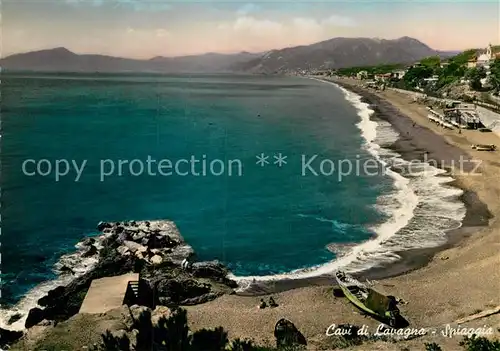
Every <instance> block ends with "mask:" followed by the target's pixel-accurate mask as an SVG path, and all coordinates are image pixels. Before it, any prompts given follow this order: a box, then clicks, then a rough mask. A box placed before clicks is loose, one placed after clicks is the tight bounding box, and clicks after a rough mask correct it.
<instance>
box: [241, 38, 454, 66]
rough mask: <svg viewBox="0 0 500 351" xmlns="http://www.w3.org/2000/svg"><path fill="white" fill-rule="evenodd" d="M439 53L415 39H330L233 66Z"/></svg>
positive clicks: (409, 58)
mask: <svg viewBox="0 0 500 351" xmlns="http://www.w3.org/2000/svg"><path fill="white" fill-rule="evenodd" d="M434 55H442V56H445V55H443V53H440V52H438V51H436V50H433V49H431V48H430V47H428V46H427V45H425V44H424V43H422V42H420V41H418V40H417V39H413V38H409V37H402V38H399V39H394V40H386V39H373V38H333V39H330V40H326V41H322V42H319V43H315V44H312V45H307V46H296V47H291V48H286V49H281V50H272V51H270V52H268V53H267V54H265V55H264V56H262V57H260V58H255V59H253V60H251V61H248V62H245V63H242V64H237V65H236V67H233V69H236V70H243V71H250V72H264V73H273V72H284V71H291V70H301V69H330V68H345V67H358V66H373V65H378V64H387V63H413V62H416V61H418V60H420V59H422V58H424V57H428V56H434Z"/></svg>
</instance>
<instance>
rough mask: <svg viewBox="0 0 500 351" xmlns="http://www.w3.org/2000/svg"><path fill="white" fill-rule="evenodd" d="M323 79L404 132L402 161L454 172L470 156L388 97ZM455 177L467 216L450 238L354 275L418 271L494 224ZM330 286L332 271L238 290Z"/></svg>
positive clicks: (396, 147) (254, 292)
mask: <svg viewBox="0 0 500 351" xmlns="http://www.w3.org/2000/svg"><path fill="white" fill-rule="evenodd" d="M324 81H326V82H333V83H335V84H337V85H339V86H341V87H342V88H344V89H346V90H348V91H350V92H353V93H355V94H357V95H359V96H361V100H362V101H363V102H364V103H367V104H369V106H370V108H371V109H372V110H374V112H373V114H372V115H371V116H370V119H373V120H383V121H387V122H389V123H390V125H391V127H392V128H394V129H395V130H396V131H397V132H398V134H399V135H400V136H399V138H398V139H397V141H396V142H395V143H394V144H392V145H391V146H389V149H390V150H393V151H395V152H397V153H398V154H399V155H400V157H401V158H402V159H403V160H405V161H408V162H411V161H415V160H419V161H422V162H424V160H425V158H427V160H439V161H440V162H438V167H437V168H440V169H443V170H445V171H448V172H449V171H450V167H447V165H453V164H459V162H460V159H461V158H463V159H470V158H471V157H470V155H469V154H467V153H466V152H465V151H464V150H462V149H460V148H459V147H457V146H454V145H450V144H448V143H447V142H446V140H445V139H444V138H443V137H442V136H440V135H438V134H436V133H434V132H433V131H431V130H429V129H427V128H425V127H421V126H418V127H416V126H414V121H413V120H412V119H411V118H410V117H408V116H407V115H405V114H404V113H402V112H401V111H399V110H398V109H397V108H396V107H394V106H393V105H392V104H391V103H390V102H389V101H388V100H386V99H384V98H382V97H380V96H377V95H375V94H373V93H371V92H369V91H367V90H366V89H362V88H360V87H359V86H356V85H352V84H347V83H346V82H342V81H338V80H335V81H334V80H324ZM465 166H466V167H464V171H465V172H471V171H472V168H473V167H472V166H473V165H472V164H468V165H467V164H466V165H465ZM395 171H396V170H395ZM396 172H397V171H396ZM451 177H452V178H453V181H452V182H450V183H447V185H448V186H452V187H455V188H457V189H460V190H461V191H463V194H462V195H460V197H459V198H460V201H461V202H462V203H463V204H464V205H465V208H466V214H465V217H464V218H463V219H462V221H461V226H460V227H459V228H456V229H449V230H447V231H446V242H445V243H443V244H441V245H437V246H434V247H429V248H416V249H409V250H402V251H396V252H395V254H396V255H398V256H400V259H398V260H396V261H393V262H389V263H382V264H380V265H377V266H375V267H372V268H368V269H366V270H364V271H362V272H359V273H353V275H354V276H357V277H360V278H361V277H362V278H364V279H369V280H381V279H387V278H391V277H396V276H400V275H403V274H405V273H408V272H411V271H414V270H418V269H420V268H423V267H425V266H426V265H427V264H429V263H430V262H431V261H432V259H433V258H434V257H435V256H436V255H437V254H439V253H440V252H441V251H444V250H446V249H449V248H452V247H454V246H456V245H458V244H459V243H460V242H461V241H462V240H463V239H465V238H467V237H469V236H471V235H473V234H474V233H475V232H477V231H478V230H481V229H482V228H484V227H487V226H488V225H489V220H490V219H491V218H493V215H492V214H491V212H490V211H489V210H488V207H487V206H486V204H485V203H483V202H482V201H481V200H480V199H479V198H478V196H477V194H476V193H475V192H474V191H473V190H471V189H469V188H467V187H465V186H463V185H462V184H461V183H460V181H459V179H457V178H456V177H455V176H454V175H451ZM331 285H336V281H335V279H334V278H333V277H332V275H330V274H325V275H318V276H314V277H304V278H290V279H279V280H271V281H257V282H255V283H252V286H251V287H249V288H246V289H245V290H244V291H243V292H238V293H237V294H238V295H240V296H262V295H268V294H272V293H279V292H284V291H287V290H291V289H296V288H303V287H307V286H331Z"/></svg>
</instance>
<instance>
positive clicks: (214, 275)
mask: <svg viewBox="0 0 500 351" xmlns="http://www.w3.org/2000/svg"><path fill="white" fill-rule="evenodd" d="M190 268H191V272H192V274H193V276H195V277H197V278H210V279H213V280H215V281H217V282H219V283H222V284H225V285H227V286H229V287H231V288H236V287H237V286H238V283H236V282H235V281H234V280H231V279H229V278H228V277H227V276H228V274H229V271H228V269H227V268H226V267H225V266H224V265H223V264H222V263H220V262H219V261H208V262H195V263H193V264H192V265H191V266H190Z"/></svg>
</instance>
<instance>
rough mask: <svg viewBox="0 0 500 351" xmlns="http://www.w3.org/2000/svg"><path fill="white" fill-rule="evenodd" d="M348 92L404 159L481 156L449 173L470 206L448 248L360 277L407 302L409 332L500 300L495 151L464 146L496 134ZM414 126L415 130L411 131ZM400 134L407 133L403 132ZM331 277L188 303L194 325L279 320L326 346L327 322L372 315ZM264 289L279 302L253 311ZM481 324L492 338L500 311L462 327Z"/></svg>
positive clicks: (412, 254)
mask: <svg viewBox="0 0 500 351" xmlns="http://www.w3.org/2000/svg"><path fill="white" fill-rule="evenodd" d="M335 83H338V82H335ZM344 83H345V82H344ZM346 88H347V89H348V90H350V91H353V92H355V93H356V94H358V95H361V96H363V97H364V101H365V102H369V103H371V104H375V105H377V106H376V108H375V110H376V111H375V112H376V114H374V115H373V116H372V117H373V118H381V117H385V118H387V119H389V120H391V121H394V122H395V123H394V124H393V123H391V124H392V125H393V127H395V129H396V130H397V131H398V132H399V133H400V134H401V135H402V137H401V138H400V139H399V140H398V141H397V142H396V143H395V144H394V145H393V147H394V150H396V151H397V152H398V153H400V154H401V155H402V156H403V157H404V158H410V159H416V158H422V156H423V155H424V154H425V151H427V152H428V156H430V157H429V158H430V159H432V158H434V159H443V160H458V159H459V158H460V155H462V156H464V157H466V158H467V159H469V158H471V157H472V158H474V159H479V160H481V161H482V165H481V168H480V174H476V175H468V174H466V172H465V173H464V174H454V175H453V179H454V181H453V182H451V183H449V184H448V185H449V186H453V187H457V188H460V189H462V190H463V194H462V195H461V197H460V198H461V201H463V202H464V204H465V206H466V209H467V211H466V215H465V217H464V218H463V220H462V226H461V227H460V228H458V229H455V230H450V231H448V232H447V241H446V243H445V244H443V245H440V246H437V247H433V248H425V249H416V250H408V251H404V252H400V253H398V254H399V255H400V256H401V259H400V260H398V261H396V262H392V263H389V264H386V265H383V266H380V267H377V268H372V269H369V270H368V271H367V272H364V273H363V277H364V278H369V279H370V280H372V281H373V280H374V279H375V288H376V289H377V290H380V291H381V292H384V293H386V294H390V295H394V296H397V297H399V298H402V299H403V300H404V301H406V302H407V304H406V303H405V304H403V305H401V306H400V309H401V312H402V314H403V316H405V318H407V319H408V321H409V323H410V327H414V328H421V327H424V328H425V327H435V326H444V325H446V324H453V323H456V321H458V320H459V319H460V318H463V317H465V316H469V315H472V314H474V313H477V311H484V310H486V309H488V308H491V307H494V306H498V305H500V298H499V297H498V293H497V291H499V290H500V272H499V270H498V267H499V264H500V255H499V254H498V252H500V223H499V221H497V218H498V216H500V200H499V199H500V184H498V177H499V176H500V162H499V161H500V155H498V153H484V152H483V153H481V152H477V151H472V150H471V149H470V145H471V144H473V143H480V141H481V140H482V138H488V139H487V140H488V143H494V144H497V145H498V144H500V138H498V136H496V135H494V134H493V133H490V134H489V135H484V134H485V133H478V132H477V131H467V130H465V131H463V132H462V134H461V135H457V134H458V133H457V131H447V130H443V129H441V128H439V127H437V126H436V125H434V124H432V123H431V122H429V121H428V119H427V113H426V112H427V111H426V109H425V106H422V105H417V104H412V103H411V102H410V99H409V98H408V97H407V96H398V95H397V93H395V92H385V93H384V94H375V93H372V92H368V91H366V90H363V89H361V88H359V87H355V86H354V87H353V86H352V85H349V86H346ZM384 109H385V113H383V112H384V111H382V110H384ZM377 110H378V111H377ZM377 112H378V113H377ZM380 112H382V114H381V113H380ZM414 124H415V127H414ZM415 129H417V130H418V131H419V132H418V133H415ZM407 131H411V133H410V135H408V134H406V135H407V137H404V135H405V132H407ZM443 168H445V167H443ZM464 171H466V169H464ZM332 283H333V279H331V277H328V276H319V277H315V278H309V279H301V280H282V281H279V282H266V284H260V285H259V286H257V287H255V288H254V289H253V290H252V291H249V292H251V293H252V294H245V295H247V296H239V295H228V296H222V297H221V298H219V299H217V300H215V301H212V302H209V303H207V304H203V305H199V306H193V307H190V308H189V309H188V313H189V316H190V324H191V326H192V328H194V329H196V328H203V327H207V326H210V327H212V326H213V327H215V326H217V325H223V326H224V327H225V328H226V329H227V330H228V331H229V333H230V334H231V335H233V336H234V337H241V338H254V339H256V340H272V328H273V323H274V322H275V321H276V320H277V319H279V318H281V317H286V318H288V319H290V320H291V321H293V322H294V323H295V325H297V327H298V328H299V329H300V330H301V331H303V333H304V335H305V336H306V337H307V338H308V340H312V341H313V343H314V344H315V346H316V347H317V346H318V345H324V343H325V342H326V343H328V342H329V341H328V337H326V336H325V330H327V328H328V326H329V325H331V324H332V323H335V324H341V323H353V324H357V325H367V326H368V327H369V328H374V327H376V325H377V322H376V321H374V320H372V319H370V318H365V317H363V316H361V315H359V314H358V313H357V312H356V310H355V309H354V308H353V307H352V306H351V305H350V304H349V303H348V302H347V301H345V299H337V298H335V297H334V296H333V294H332ZM271 293H272V294H273V296H274V297H275V299H276V301H277V302H278V303H279V304H280V307H278V308H276V309H270V310H259V309H258V308H257V307H256V306H257V305H258V303H259V300H260V298H261V296H256V295H265V294H271ZM252 295H253V296H252ZM234 311H237V312H236V313H235V312H234ZM222 316H223V317H222ZM483 325H488V326H491V327H493V328H494V330H495V334H494V335H496V336H498V334H499V330H500V329H497V328H499V327H500V315H498V314H496V315H492V316H489V317H487V318H484V319H480V320H477V321H472V322H469V323H465V324H462V326H467V327H479V326H481V327H482V326H483ZM460 340H461V337H454V338H450V337H446V336H443V335H441V333H437V335H426V336H423V337H421V338H418V339H416V340H410V341H402V342H398V344H396V345H395V344H391V343H384V342H379V343H378V345H377V346H375V345H373V344H367V345H365V346H361V347H359V348H356V349H357V350H361V349H362V350H374V349H377V350H400V349H401V347H408V348H409V349H412V350H413V349H421V348H422V345H423V343H424V342H438V343H439V344H441V345H442V347H443V349H444V350H454V349H457V347H458V342H459V341H460Z"/></svg>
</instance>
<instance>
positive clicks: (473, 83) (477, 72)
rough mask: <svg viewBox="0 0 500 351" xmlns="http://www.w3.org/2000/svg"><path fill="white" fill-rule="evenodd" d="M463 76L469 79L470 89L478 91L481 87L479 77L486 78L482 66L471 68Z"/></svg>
mask: <svg viewBox="0 0 500 351" xmlns="http://www.w3.org/2000/svg"><path fill="white" fill-rule="evenodd" d="M465 77H466V78H467V79H468V80H469V86H470V88H471V89H472V90H475V91H480V90H481V89H482V84H481V79H483V78H486V70H485V69H484V68H483V67H479V68H471V69H470V70H468V71H467V72H466V75H465Z"/></svg>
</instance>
